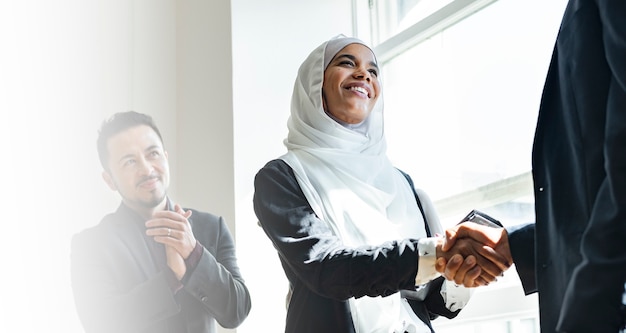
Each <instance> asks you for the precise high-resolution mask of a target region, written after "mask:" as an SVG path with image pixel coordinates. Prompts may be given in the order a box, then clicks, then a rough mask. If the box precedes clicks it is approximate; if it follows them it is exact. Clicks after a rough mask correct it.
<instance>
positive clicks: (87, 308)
mask: <svg viewBox="0 0 626 333" xmlns="http://www.w3.org/2000/svg"><path fill="white" fill-rule="evenodd" d="M192 211H193V214H192V216H191V217H190V219H189V220H190V223H191V226H192V230H193V233H194V236H195V237H196V239H197V240H198V242H200V244H202V245H203V246H204V249H203V253H202V256H201V257H200V261H199V262H198V265H197V266H196V268H195V269H194V270H193V271H192V272H188V273H187V274H185V279H184V281H183V282H184V287H183V289H181V290H179V291H178V292H176V293H174V292H173V291H172V288H171V283H168V279H167V277H166V272H165V271H164V269H168V268H165V253H164V249H163V248H162V245H159V244H157V243H156V242H154V240H152V239H151V237H149V236H146V235H145V227H144V222H145V220H144V219H142V218H141V217H139V216H138V215H137V214H135V213H134V212H133V211H132V210H131V209H129V208H128V207H126V206H125V205H124V204H122V205H120V207H119V208H118V210H117V211H116V212H115V213H113V214H109V215H107V216H106V217H104V219H103V220H102V221H101V222H100V224H98V225H97V226H95V227H93V228H90V229H87V230H85V231H83V232H81V233H79V234H77V235H75V236H74V238H73V240H72V258H71V264H72V288H73V291H74V299H75V302H76V308H77V310H78V314H79V317H80V319H81V321H82V323H83V326H84V327H85V330H86V331H87V332H108V333H112V332H116V333H118V332H129V333H130V332H132V333H137V332H151V333H152V332H164V333H165V332H169V333H185V332H188V333H192V332H194V333H200V332H202V333H205V332H206V333H209V332H211V333H212V332H216V325H215V321H216V320H217V322H219V323H220V325H222V326H224V327H228V328H232V327H236V326H238V325H239V324H240V323H241V322H242V321H243V320H244V319H245V318H246V316H247V315H248V312H249V311H250V295H249V293H248V290H247V288H246V286H245V285H244V282H243V279H242V277H241V274H240V273H239V268H238V267H237V260H236V257H235V246H234V243H233V239H232V237H231V235H230V233H229V231H228V229H227V227H226V224H225V223H224V221H223V219H222V218H221V217H217V216H214V215H211V214H208V213H203V212H199V211H196V210H192ZM158 246H161V248H160V250H159V247H158ZM170 273H171V272H170ZM172 275H173V274H172Z"/></svg>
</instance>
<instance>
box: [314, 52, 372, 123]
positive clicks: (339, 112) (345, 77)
mask: <svg viewBox="0 0 626 333" xmlns="http://www.w3.org/2000/svg"><path fill="white" fill-rule="evenodd" d="M380 89H381V88H380V83H379V82H378V65H376V59H375V58H374V54H373V53H372V51H371V50H370V49H369V48H368V47H366V46H364V45H361V44H350V45H348V46H346V47H344V48H343V49H341V51H339V52H338V53H337V54H336V55H335V57H334V58H333V60H332V61H331V62H330V63H329V64H328V67H327V68H326V71H324V83H323V85H322V99H323V103H324V110H325V111H326V112H328V113H330V114H331V115H332V116H333V117H335V118H337V119H339V120H341V121H343V122H346V123H348V124H358V123H360V122H362V121H364V120H365V119H366V118H367V117H368V116H369V114H370V112H372V109H373V108H374V105H375V104H376V100H378V96H379V94H380Z"/></svg>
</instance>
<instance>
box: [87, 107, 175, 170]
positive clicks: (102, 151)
mask: <svg viewBox="0 0 626 333" xmlns="http://www.w3.org/2000/svg"><path fill="white" fill-rule="evenodd" d="M140 125H146V126H149V127H150V128H152V130H154V132H155V133H156V134H157V135H158V136H159V140H161V144H163V138H162V137H161V132H159V129H158V128H157V126H156V124H155V123H154V120H152V117H150V116H149V115H147V114H143V113H139V112H135V111H127V112H118V113H116V114H114V115H113V116H111V118H109V119H107V120H105V121H104V122H103V123H102V126H101V127H100V131H99V132H98V142H97V145H98V157H99V158H100V164H102V167H103V168H104V170H109V166H108V164H107V163H108V160H109V150H108V147H107V143H108V142H109V139H110V138H111V137H113V136H115V135H117V134H119V133H121V132H123V131H125V130H127V129H129V128H132V127H135V126H140Z"/></svg>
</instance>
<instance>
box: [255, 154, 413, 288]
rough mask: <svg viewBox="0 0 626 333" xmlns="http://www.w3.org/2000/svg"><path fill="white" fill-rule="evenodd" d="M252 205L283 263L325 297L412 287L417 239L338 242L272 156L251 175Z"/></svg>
mask: <svg viewBox="0 0 626 333" xmlns="http://www.w3.org/2000/svg"><path fill="white" fill-rule="evenodd" d="M254 185H255V193H254V199H253V201H254V210H255V213H256V215H257V217H258V219H259V221H260V224H261V226H262V228H263V230H264V231H265V233H266V234H267V236H268V237H269V238H270V240H271V241H272V243H273V244H274V247H275V248H276V249H277V251H278V253H279V255H280V257H281V258H282V259H283V262H284V263H285V265H287V268H288V269H289V270H291V271H292V272H293V274H294V275H295V276H296V277H297V278H298V279H299V280H301V281H302V282H303V283H304V284H305V285H307V287H308V288H309V289H311V290H313V291H314V292H316V293H318V294H320V295H322V296H324V297H328V298H332V299H337V300H345V299H348V298H350V297H357V298H358V297H361V296H372V297H375V296H386V295H390V294H393V293H395V292H397V291H399V290H402V289H414V288H415V276H416V275H417V267H418V253H417V240H411V239H406V240H401V241H392V242H386V243H384V244H380V245H378V246H368V247H358V248H352V247H347V246H344V245H343V244H342V242H341V240H340V239H339V238H338V237H337V236H335V235H334V234H333V232H332V231H331V230H330V228H329V227H328V225H327V224H326V223H325V222H324V221H322V220H320V219H319V218H318V217H317V216H316V215H315V213H314V212H313V210H312V208H311V206H310V205H309V203H308V202H307V200H306V198H305V196H304V193H303V192H302V190H301V188H300V186H299V185H298V183H297V180H296V178H295V176H294V174H293V171H292V170H291V168H290V167H289V166H288V165H287V164H286V163H285V162H283V161H280V160H274V161H271V162H269V163H268V164H267V165H266V166H265V167H264V168H263V169H261V170H260V171H259V172H258V173H257V175H256V177H255V182H254Z"/></svg>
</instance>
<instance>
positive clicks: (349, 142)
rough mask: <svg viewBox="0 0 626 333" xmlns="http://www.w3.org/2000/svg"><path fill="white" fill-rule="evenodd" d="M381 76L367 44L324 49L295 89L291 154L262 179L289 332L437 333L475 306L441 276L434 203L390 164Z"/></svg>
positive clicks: (260, 207) (258, 199) (260, 208)
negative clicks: (285, 283) (439, 321)
mask: <svg viewBox="0 0 626 333" xmlns="http://www.w3.org/2000/svg"><path fill="white" fill-rule="evenodd" d="M378 76H379V69H378V66H377V63H376V58H375V56H374V54H373V52H372V50H371V49H370V48H368V47H367V46H365V44H364V43H363V42H362V41H360V40H358V39H355V38H348V37H344V36H339V37H336V38H334V39H331V40H330V41H328V42H325V43H323V44H322V45H320V46H319V47H317V48H316V49H315V50H314V51H313V52H312V53H311V54H310V55H309V57H308V58H307V59H306V60H305V61H304V63H303V64H302V65H301V67H300V70H299V72H298V77H297V79H296V82H295V87H294V91H293V97H292V102H291V116H290V118H289V120H288V128H289V134H288V137H287V139H286V140H285V142H284V143H285V146H286V147H287V149H288V153H287V154H286V155H284V156H282V157H281V158H280V159H277V160H273V161H270V162H269V163H268V164H267V165H266V166H265V167H264V168H263V169H261V170H260V171H259V172H258V174H257V176H256V178H255V194H254V209H255V212H256V215H257V217H258V218H259V221H260V223H261V226H262V227H263V230H264V231H265V233H266V234H267V235H268V237H269V238H270V239H271V240H272V242H273V244H274V246H275V248H276V249H277V251H278V253H279V257H280V260H281V262H282V265H283V268H284V271H285V274H286V275H287V278H288V279H289V282H290V288H291V290H290V291H291V298H290V302H289V305H288V312H287V323H286V332H298V333H303V332H315V333H320V332H324V333H327V332H342V333H343V332H346V333H351V332H356V333H362V332H367V333H374V332H380V333H390V332H429V333H430V332H432V326H431V324H430V320H431V319H432V318H434V317H436V316H437V315H443V316H445V317H448V318H451V317H454V316H456V314H457V313H458V311H460V309H461V308H462V307H463V306H464V305H465V304H466V302H467V300H468V299H469V292H468V290H467V289H465V288H464V287H458V286H456V285H455V284H454V283H451V282H448V281H445V280H444V279H443V278H442V277H439V276H438V273H437V272H436V270H435V259H436V257H435V253H436V246H437V244H441V241H440V239H439V238H437V237H433V236H435V234H436V233H438V234H441V233H442V228H441V226H440V224H439V221H438V219H437V216H436V215H435V211H434V208H433V207H432V204H431V202H430V200H429V199H428V197H427V196H426V195H425V193H424V192H422V191H419V190H414V189H413V184H412V181H411V179H410V177H409V176H408V175H406V174H404V173H403V172H401V171H399V170H398V169H396V168H394V167H393V166H392V165H391V163H390V161H389V160H388V158H387V156H386V142H385V137H384V132H383V102H382V96H381V93H382V91H381V86H380V81H379V78H378ZM474 260H475V259H474ZM460 261H461V260H458V261H457V263H458V262H460ZM474 264H475V263H474V262H472V261H471V260H470V261H469V262H463V269H465V270H466V271H467V270H468V269H470V268H472V269H471V270H470V272H468V273H467V277H468V278H470V276H471V278H472V279H476V281H477V282H476V285H479V284H485V283H488V282H490V281H491V280H493V276H490V277H485V276H486V275H485V274H482V273H481V269H480V268H478V266H476V267H474ZM459 265H460V264H459ZM483 271H484V269H483ZM493 271H494V272H495V273H497V272H499V271H497V269H494V270H493ZM495 273H494V274H495ZM478 274H482V275H481V276H480V277H478Z"/></svg>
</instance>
